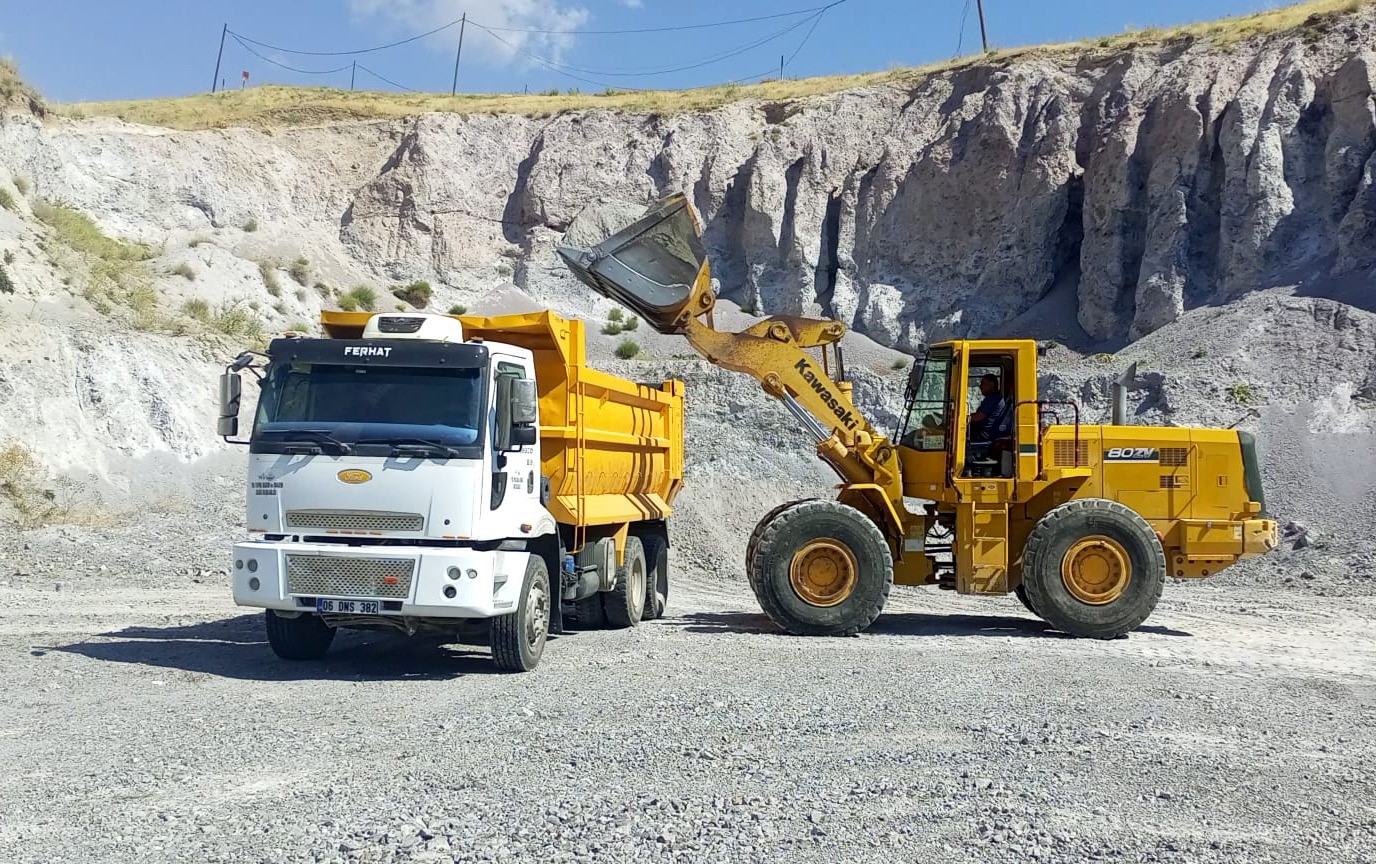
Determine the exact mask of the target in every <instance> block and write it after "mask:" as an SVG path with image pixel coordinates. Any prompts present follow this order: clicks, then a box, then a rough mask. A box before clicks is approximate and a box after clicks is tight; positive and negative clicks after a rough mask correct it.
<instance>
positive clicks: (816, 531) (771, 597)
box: [751, 500, 893, 636]
mask: <svg viewBox="0 0 1376 864" xmlns="http://www.w3.org/2000/svg"><path fill="white" fill-rule="evenodd" d="M753 565H754V566H753V567H752V568H751V575H752V579H751V583H752V584H753V585H754V586H755V596H756V597H758V598H759V601H760V606H761V608H763V609H764V611H765V614H767V615H768V616H769V617H770V618H771V619H772V620H773V621H774V623H775V624H778V625H779V626H780V627H782V628H783V629H784V630H786V631H788V632H789V633H792V634H794V635H795V636H853V635H855V634H856V633H859V632H860V631H862V630H864V629H865V628H866V627H869V626H870V624H872V623H874V619H875V618H878V617H879V613H880V612H882V611H883V609H884V602H885V601H886V600H888V598H889V590H890V589H891V588H892V587H893V556H892V554H891V553H890V552H889V544H888V543H887V542H885V540H884V535H883V534H882V533H881V532H880V530H879V526H877V525H875V524H874V522H873V521H871V520H870V518H869V517H868V516H866V515H865V514H863V513H861V512H860V511H859V510H856V509H855V508H854V507H850V506H848V505H846V504H842V503H840V502H839V501H816V500H814V501H800V502H795V504H794V506H792V507H786V508H783V509H781V510H780V511H779V512H777V513H776V514H775V516H774V518H773V519H770V520H769V522H768V524H766V525H764V528H763V530H762V531H761V532H760V536H759V540H758V541H757V543H756V547H755V554H754V558H753Z"/></svg>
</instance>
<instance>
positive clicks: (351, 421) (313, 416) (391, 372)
mask: <svg viewBox="0 0 1376 864" xmlns="http://www.w3.org/2000/svg"><path fill="white" fill-rule="evenodd" d="M482 376H483V370H482V369H479V368H468V369H463V368H458V369H455V368H426V367H401V366H370V365H346V364H311V363H291V362H287V363H277V364H274V365H273V366H272V367H271V368H270V369H269V370H268V374H267V376H266V378H265V379H264V381H263V392H262V395H261V397H260V398H259V400H258V413H257V417H256V420H255V423H254V431H253V441H254V449H255V450H256V451H258V452H273V451H274V450H277V451H281V452H285V451H284V450H282V449H281V448H282V447H283V446H284V445H290V444H301V443H311V442H314V443H316V444H317V445H320V446H321V447H322V450H323V452H331V453H333V452H337V451H339V450H341V449H349V448H353V447H358V448H360V449H359V452H360V454H362V452H363V450H364V449H375V448H376V447H379V446H380V447H382V448H384V449H386V448H387V447H389V446H395V445H406V446H408V447H423V446H424V445H425V443H426V442H433V444H434V446H435V447H436V449H437V452H438V453H440V454H441V455H449V456H457V455H459V453H458V452H457V451H454V450H453V448H460V449H463V450H469V449H471V450H473V452H472V453H468V452H465V453H463V455H464V456H473V457H476V456H477V455H480V454H481V448H482V439H481V436H480V435H479V433H478V430H479V428H480V427H481V426H482V423H483V421H482V418H483V416H484V414H485V412H484V411H483V410H482V409H483V401H484V395H485V394H484V386H483V377H482ZM297 439H301V440H300V441H298V440H297ZM330 448H334V449H330ZM371 455H378V454H371ZM381 455H386V454H381Z"/></svg>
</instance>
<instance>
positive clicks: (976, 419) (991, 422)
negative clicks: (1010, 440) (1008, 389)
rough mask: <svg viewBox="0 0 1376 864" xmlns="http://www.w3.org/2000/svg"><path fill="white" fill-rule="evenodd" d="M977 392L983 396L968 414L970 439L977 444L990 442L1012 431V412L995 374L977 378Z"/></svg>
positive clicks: (1006, 435) (1005, 436) (1004, 436)
mask: <svg viewBox="0 0 1376 864" xmlns="http://www.w3.org/2000/svg"><path fill="white" fill-rule="evenodd" d="M979 392H980V395H982V396H983V397H984V399H983V401H981V402H980V403H979V408H978V409H976V410H975V413H974V414H971V415H970V441H971V443H977V444H992V443H993V442H995V441H998V440H999V439H1001V438H1007V437H1008V436H1009V435H1010V434H1011V433H1012V424H1011V423H1010V422H1009V421H1010V420H1011V419H1012V412H1010V411H1009V410H1008V400H1007V399H1005V398H1004V396H1003V393H1002V391H1001V390H1000V388H999V379H998V376H996V375H985V376H984V377H983V378H980V379H979Z"/></svg>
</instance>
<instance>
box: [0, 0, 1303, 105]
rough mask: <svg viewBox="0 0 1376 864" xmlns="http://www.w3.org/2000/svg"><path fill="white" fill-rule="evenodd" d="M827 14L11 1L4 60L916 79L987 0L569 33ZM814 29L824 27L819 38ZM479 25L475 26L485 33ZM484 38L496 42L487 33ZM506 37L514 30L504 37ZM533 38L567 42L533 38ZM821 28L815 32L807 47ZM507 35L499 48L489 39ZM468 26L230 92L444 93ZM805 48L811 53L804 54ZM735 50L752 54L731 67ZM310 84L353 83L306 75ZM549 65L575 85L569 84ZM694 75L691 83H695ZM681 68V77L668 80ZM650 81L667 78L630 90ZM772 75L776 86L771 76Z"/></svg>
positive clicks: (77, 89) (1153, 16)
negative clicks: (267, 86)
mask: <svg viewBox="0 0 1376 864" xmlns="http://www.w3.org/2000/svg"><path fill="white" fill-rule="evenodd" d="M825 2H828V0H696V2H685V0H235V2H220V0H216V2H208V0H180V2H177V0H0V55H3V56H9V57H13V58H14V59H16V60H17V61H19V64H20V69H21V71H22V73H23V75H24V77H25V78H26V79H27V80H28V81H29V82H30V83H32V84H33V85H35V86H36V87H38V89H39V90H40V91H41V92H42V93H43V94H44V95H45V96H47V97H48V98H49V99H51V100H54V101H59V102H65V101H79V100H94V99H121V98H140V97H153V96H170V95H178V94H184V93H194V92H199V91H204V90H208V89H210V84H211V80H212V75H213V72H214V67H215V57H216V50H217V48H218V46H219V42H220V31H221V26H222V25H223V24H224V23H225V22H228V24H229V27H230V29H231V31H234V32H237V33H240V34H243V35H244V36H245V37H247V38H249V39H253V40H257V41H258V42H263V43H267V44H268V45H273V46H278V47H281V48H292V49H306V50H315V51H347V50H352V49H358V48H366V47H371V46H375V45H379V44H382V43H386V42H389V41H393V40H397V39H402V38H405V37H408V36H412V35H415V34H417V33H421V32H424V31H426V30H429V29H432V28H435V27H439V26H442V25H444V24H445V23H446V22H449V21H452V20H454V19H456V18H458V17H459V16H460V14H462V13H463V12H467V13H468V14H469V15H470V17H471V19H472V22H473V23H472V24H470V26H469V27H468V28H467V29H466V32H465V34H464V50H463V62H462V64H461V66H460V70H459V88H460V90H462V91H469V92H477V91H483V92H490V91H504V92H521V91H522V90H523V89H525V88H529V89H530V90H531V91H538V90H547V89H550V88H555V87H557V88H560V89H569V88H575V87H576V88H579V89H581V90H583V91H584V92H597V91H600V90H602V89H603V87H604V86H605V85H615V86H625V87H691V86H697V85H703V84H713V83H719V82H722V81H730V80H736V79H746V80H753V79H754V78H757V77H759V76H760V75H761V74H764V73H766V72H769V71H770V70H777V68H778V64H779V57H780V55H781V54H783V55H786V56H791V57H792V60H791V62H790V63H789V65H788V66H787V67H786V70H785V72H786V74H787V75H788V76H790V77H795V76H807V75H824V74H833V73H843V72H858V71H866V70H878V69H887V68H890V67H894V66H913V65H920V64H923V63H928V62H932V61H937V60H943V59H946V58H949V57H951V56H953V55H954V54H955V53H956V49H957V44H958V35H959V33H960V29H961V21H962V17H963V16H964V17H965V22H964V39H963V45H964V49H963V50H964V51H965V52H969V51H971V50H974V49H977V48H978V45H979V25H978V22H977V20H976V16H975V12H974V0H970V2H969V4H968V6H969V9H968V11H967V8H966V7H967V2H966V0H844V2H843V3H841V4H840V5H838V6H836V7H835V8H832V9H830V10H828V11H827V12H825V13H824V14H823V15H822V16H821V17H820V18H819V19H814V17H813V15H812V13H805V14H797V15H789V16H785V17H777V18H772V19H770V20H763V21H755V22H750V23H742V24H736V25H732V26H725V27H715V28H705V29H696V30H683V31H677V32H664V33H645V34H624V33H623V34H596V33H587V32H581V33H569V32H567V31H589V30H618V29H628V28H650V27H673V26H680V25H689V24H702V23H709V22H717V21H723V20H729V19H739V18H745V17H755V16H766V15H778V14H780V13H789V12H793V11H795V10H799V9H806V8H809V7H819V6H821V5H823V4H824V3H825ZM984 5H985V13H986V16H987V18H988V23H989V31H990V40H991V42H992V43H994V44H995V45H997V46H1001V47H1009V46H1014V45H1023V44H1030V43H1041V42H1053V41H1064V40H1070V39H1079V38H1084V37H1087V36H1094V35H1101V34H1107V33H1118V32H1121V31H1123V30H1124V29H1128V28H1132V27H1144V26H1164V25H1170V24H1177V23H1184V22H1188V21H1197V20H1202V19H1207V18H1215V17H1220V16H1224V15H1236V14H1242V13H1247V12H1255V11H1259V10H1261V9H1266V8H1271V7H1274V6H1276V5H1278V4H1276V3H1274V2H1265V0H1152V2H1150V3H1141V2H1122V0H985V4H984ZM814 20H815V23H816V24H817V26H816V27H815V28H813V26H812V25H813V23H814ZM475 25H480V26H475ZM483 28H487V29H483ZM499 28H508V29H499ZM530 30H552V31H563V32H556V33H533V32H522V31H530ZM809 30H812V32H811V35H810V37H809V36H808V32H809ZM494 34H495V35H494ZM458 36H459V33H458V27H450V28H448V29H446V30H443V31H441V32H439V33H436V34H435V35H433V36H430V37H427V38H425V39H421V40H418V41H416V42H412V43H410V44H407V45H403V46H399V47H397V48H392V49H389V50H385V51H378V52H374V53H369V54H363V55H359V56H356V57H350V56H333V57H332V56H308V55H294V54H288V53H284V52H280V51H275V50H272V49H269V48H264V47H261V46H258V45H250V47H251V48H252V49H253V50H254V51H257V52H258V53H259V54H261V55H262V57H263V58H267V59H266V60H265V59H262V58H260V57H256V56H253V54H251V53H249V51H248V50H247V49H246V48H245V47H244V46H243V45H241V44H239V43H238V42H236V41H235V40H234V39H233V37H231V38H230V39H229V40H227V41H226V44H225V51H224V62H223V64H222V66H221V72H220V75H221V77H222V78H223V79H224V80H225V81H226V82H227V83H228V84H229V86H231V87H237V86H239V78H240V75H241V73H242V72H243V71H247V72H249V75H250V84H260V83H269V82H270V83H283V84H329V85H333V86H338V87H348V86H349V77H350V72H351V71H352V66H351V64H352V63H353V62H354V61H357V62H358V64H359V65H360V66H361V67H363V68H361V69H359V70H358V71H357V80H356V83H357V86H358V87H359V88H360V89H365V88H367V89H384V90H385V89H393V88H392V87H391V86H390V85H388V84H385V83H383V82H382V81H380V80H378V79H377V78H375V77H373V75H372V74H371V73H373V72H376V73H378V74H380V75H382V76H383V77H385V78H388V79H390V80H391V81H393V82H395V83H397V84H400V85H403V86H405V87H408V88H412V89H418V90H434V91H447V90H448V89H449V86H450V83H451V78H452V76H453V71H454V54H455V48H456V44H457V42H458ZM805 39H806V42H805V41H804V40H805ZM737 51H739V53H735V52H737ZM270 60H275V61H278V62H281V63H285V64H287V65H290V66H295V67H298V68H300V69H307V70H317V71H319V70H330V69H335V68H337V67H341V66H348V67H350V68H348V69H344V70H341V71H337V72H333V73H330V74H320V75H308V74H300V73H296V72H290V71H287V70H285V69H282V68H280V67H277V66H274V65H272V63H270V62H269V61H270ZM551 66H553V67H556V68H558V69H560V70H562V71H563V72H564V73H566V74H560V72H558V71H555V69H552V68H550V67H551ZM682 67H695V68H682ZM669 70H674V71H669ZM641 72H653V73H655V74H649V75H640V74H624V73H641ZM773 74H777V72H776V71H775V72H773Z"/></svg>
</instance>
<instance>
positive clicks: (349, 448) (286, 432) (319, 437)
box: [272, 429, 354, 456]
mask: <svg viewBox="0 0 1376 864" xmlns="http://www.w3.org/2000/svg"><path fill="white" fill-rule="evenodd" d="M272 434H275V435H281V436H282V437H283V438H284V439H290V438H291V437H292V436H294V435H309V436H310V437H311V439H312V440H311V441H310V442H307V443H311V444H329V445H331V446H332V447H334V448H336V449H337V450H339V455H341V456H348V455H349V454H350V453H352V452H354V446H353V445H352V444H350V443H349V442H347V441H340V440H339V439H338V438H336V437H334V436H333V435H331V434H330V431H329V430H328V429H274V430H272ZM284 443H288V444H289V443H291V442H290V441H284ZM298 443H299V442H298Z"/></svg>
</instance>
